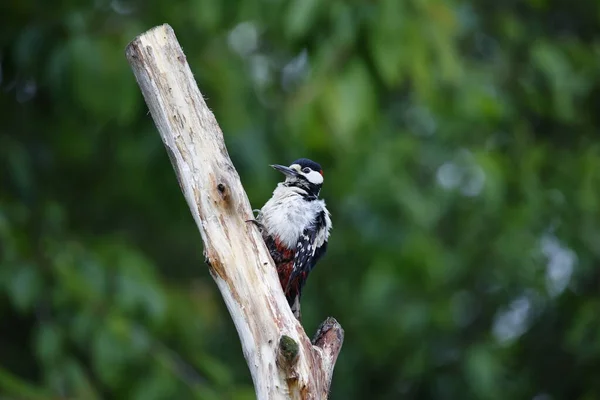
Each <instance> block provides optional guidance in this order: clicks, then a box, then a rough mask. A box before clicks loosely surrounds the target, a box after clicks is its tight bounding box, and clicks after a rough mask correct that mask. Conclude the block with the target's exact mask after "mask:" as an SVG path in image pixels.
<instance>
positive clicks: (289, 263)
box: [256, 158, 331, 319]
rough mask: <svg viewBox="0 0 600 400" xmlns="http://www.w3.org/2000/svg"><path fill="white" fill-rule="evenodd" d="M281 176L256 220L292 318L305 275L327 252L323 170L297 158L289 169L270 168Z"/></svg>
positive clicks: (328, 223)
mask: <svg viewBox="0 0 600 400" xmlns="http://www.w3.org/2000/svg"><path fill="white" fill-rule="evenodd" d="M272 167H273V168H275V169H277V170H278V171H280V172H282V173H283V174H284V175H285V181H284V182H281V183H279V184H278V185H277V187H276V188H275V191H274V192H273V196H272V197H271V198H270V199H269V200H268V201H267V202H266V203H265V205H264V206H263V208H262V209H261V210H260V212H259V213H258V216H257V218H256V220H257V222H258V225H259V227H260V230H261V233H262V236H263V239H264V240H265V243H266V245H267V248H268V249H269V252H270V253H271V257H272V258H273V261H274V262H275V266H276V267H277V273H278V275H279V281H280V283H281V287H282V288H283V291H284V293H285V296H286V298H287V301H288V303H289V305H290V307H291V309H292V312H293V313H294V315H295V316H296V318H298V319H300V318H301V313H300V297H301V295H302V289H303V287H304V284H305V283H306V280H307V278H308V275H309V273H310V272H311V271H312V269H313V268H314V267H315V264H316V263H317V261H318V260H319V259H320V258H321V257H322V256H323V255H324V254H325V251H326V250H327V240H328V239H329V231H330V229H331V218H330V215H329V211H328V210H327V207H326V206H325V201H323V200H321V199H319V197H318V196H319V192H320V191H321V186H322V185H323V170H322V169H321V166H320V165H319V164H317V163H316V162H314V161H311V160H309V159H306V158H301V159H298V160H296V161H294V162H293V163H292V164H291V165H290V166H289V167H285V166H282V165H272Z"/></svg>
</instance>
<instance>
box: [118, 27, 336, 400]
mask: <svg viewBox="0 0 600 400" xmlns="http://www.w3.org/2000/svg"><path fill="white" fill-rule="evenodd" d="M126 55H127V60H128V61H129V63H130V65H131V68H132V69H133V73H134V74H135V77H136V79H137V82H138V84H139V86H140V89H141V91H142V94H143V95H144V99H145V100H146V104H147V105H148V108H149V109H150V113H151V114H152V118H153V119H154V123H155V124H156V126H157V128H158V131H159V133H160V136H161V138H162V140H163V143H164V145H165V148H166V150H167V153H168V154H169V157H170V159H171V162H172V164H173V168H174V169H175V174H176V175H177V179H178V181H179V185H180V187H181V190H182V192H183V195H184V196H185V199H186V201H187V203H188V205H189V207H190V211H191V212H192V215H193V217H194V220H195V221H196V224H197V225H198V228H199V230H200V234H201V235H202V241H203V242H204V254H205V257H206V260H207V263H208V266H209V269H210V273H211V275H212V277H213V278H214V280H215V282H216V283H217V286H218V287H219V290H220V291H221V294H222V296H223V298H224V300H225V304H226V305H227V308H228V309H229V313H230V314H231V318H232V319H233V322H234V324H235V327H236V329H237V331H238V334H239V337H240V341H241V343H242V350H243V352H244V356H245V358H246V361H247V363H248V367H249V368H250V372H251V374H252V380H253V382H254V387H255V389H256V395H257V398H258V399H259V400H262V399H325V398H327V394H328V391H329V386H330V384H331V377H332V374H333V368H334V365H335V361H336V359H337V356H338V354H339V351H340V349H341V346H342V342H343V339H344V331H343V329H342V327H341V326H340V325H339V324H338V322H337V321H336V320H335V319H333V318H328V319H327V320H326V321H325V322H324V323H323V324H322V325H321V327H320V328H319V330H318V332H317V335H316V337H315V339H314V342H312V343H311V341H310V340H309V339H308V337H307V336H306V333H305V332H304V329H303V328H302V326H301V325H300V323H298V321H297V320H296V319H295V318H294V316H293V315H292V312H291V310H290V308H289V306H288V304H287V302H286V300H285V297H284V295H283V291H282V290H281V285H280V284H279V280H278V278H277V274H276V272H275V267H274V265H273V261H272V260H271V257H270V256H269V253H268V251H267V249H266V247H265V245H264V242H263V240H262V238H261V236H260V233H259V232H258V230H257V228H256V227H255V226H254V225H253V224H247V223H246V222H245V221H246V220H249V219H252V218H253V215H252V211H251V207H250V202H249V201H248V197H247V196H246V193H245V191H244V188H243V187H242V184H241V182H240V178H239V176H238V173H237V171H236V170H235V168H234V166H233V164H232V162H231V160H230V158H229V155H228V153H227V149H226V148H225V143H224V141H223V133H222V132H221V129H220V128H219V125H218V124H217V121H216V119H215V117H214V115H213V114H212V112H211V111H210V110H209V109H208V107H207V105H206V103H205V102H204V99H203V97H202V95H201V93H200V91H199V89H198V86H197V85H196V81H195V80H194V77H193V75H192V72H191V70H190V68H189V65H188V63H187V60H186V57H185V54H183V51H182V49H181V47H180V45H179V43H178V42H177V38H176V37H175V33H174V32H173V29H172V28H171V27H170V26H169V25H166V24H165V25H162V26H158V27H155V28H153V29H151V30H149V31H147V32H146V33H144V34H142V35H140V36H138V37H137V38H135V39H134V40H133V41H132V42H131V43H130V44H129V45H128V46H127V49H126Z"/></svg>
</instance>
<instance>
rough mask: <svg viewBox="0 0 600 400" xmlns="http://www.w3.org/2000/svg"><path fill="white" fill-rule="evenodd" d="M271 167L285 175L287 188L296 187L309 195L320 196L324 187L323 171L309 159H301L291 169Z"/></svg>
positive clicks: (281, 166)
mask: <svg viewBox="0 0 600 400" xmlns="http://www.w3.org/2000/svg"><path fill="white" fill-rule="evenodd" d="M271 167H273V168H275V169H276V170H278V171H279V172H281V173H283V174H284V175H285V184H286V185H287V186H296V187H299V188H302V189H304V190H306V191H307V192H308V193H309V194H312V195H315V196H318V195H319V192H320V191H321V186H322V185H323V169H321V166H320V165H319V164H317V163H316V162H314V161H312V160H309V159H308V158H299V159H298V160H296V161H294V162H293V163H292V164H291V165H290V166H289V167H286V166H284V165H271Z"/></svg>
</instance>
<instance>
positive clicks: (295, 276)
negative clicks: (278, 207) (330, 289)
mask: <svg viewBox="0 0 600 400" xmlns="http://www.w3.org/2000/svg"><path fill="white" fill-rule="evenodd" d="M323 229H327V227H326V222H325V212H324V211H321V212H320V213H319V214H318V216H317V220H316V221H315V223H314V224H312V225H311V226H309V227H308V228H306V229H305V230H304V232H303V233H302V235H300V238H299V239H298V244H297V245H296V253H295V256H294V266H293V269H292V273H291V275H290V279H289V280H288V285H287V288H286V290H285V293H286V296H287V297H288V301H290V300H292V301H293V300H294V299H295V298H296V296H297V297H300V295H301V294H302V288H303V287H304V284H305V283H306V279H307V278H308V274H309V273H310V271H312V269H313V268H314V267H315V265H316V264H317V261H319V259H320V258H321V257H322V256H323V255H324V254H325V252H326V251H327V240H325V241H324V242H323V244H321V246H318V247H317V246H316V240H317V236H318V235H319V233H321V234H322V230H323ZM290 304H291V302H290Z"/></svg>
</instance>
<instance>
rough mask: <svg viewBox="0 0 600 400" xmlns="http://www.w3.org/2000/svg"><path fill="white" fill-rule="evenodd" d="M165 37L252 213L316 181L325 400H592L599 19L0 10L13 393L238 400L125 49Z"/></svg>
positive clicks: (0, 230) (352, 8)
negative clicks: (275, 193) (339, 328)
mask: <svg viewBox="0 0 600 400" xmlns="http://www.w3.org/2000/svg"><path fill="white" fill-rule="evenodd" d="M165 22H167V23H169V24H171V25H172V26H173V28H174V29H175V32H176V34H177V36H178V38H179V41H180V42H181V44H182V46H183V48H184V51H185V53H186V55H187V59H188V61H189V63H190V66H191V68H192V70H193V71H194V74H195V77H196V79H197V81H198V84H199V86H200V88H201V90H202V93H203V94H204V95H205V97H206V99H207V103H208V105H209V107H210V108H211V109H212V110H213V111H214V113H215V115H216V117H217V120H218V121H219V123H220V125H221V127H222V129H223V131H224V134H225V140H226V143H227V146H228V148H229V151H230V155H231V157H232V159H233V162H234V164H235V166H236V167H237V169H238V171H239V173H240V175H241V178H242V182H243V183H244V186H245V188H246V190H247V192H248V195H249V197H250V200H251V202H252V205H253V207H254V208H259V207H260V206H262V204H263V203H264V202H265V200H266V199H267V198H268V197H269V196H270V194H271V192H272V190H273V188H274V186H275V184H276V182H277V180H278V179H280V176H279V174H277V172H275V171H273V170H272V169H271V168H269V166H268V165H269V164H272V163H283V164H286V163H289V162H290V161H292V160H294V159H296V158H298V157H309V158H312V159H314V160H316V161H318V162H320V163H321V164H322V165H323V168H324V170H325V185H324V189H323V191H322V196H323V197H324V198H325V199H326V200H327V203H328V205H329V207H330V210H331V212H332V216H333V222H334V229H333V231H332V236H331V240H330V247H329V253H328V254H327V255H326V257H325V258H324V259H323V260H322V261H321V262H320V264H319V265H318V267H317V268H316V269H315V271H314V272H313V274H312V275H311V277H310V280H309V281H308V285H307V287H306V290H305V294H304V298H303V314H304V325H305V327H306V329H307V331H308V332H309V335H312V333H313V332H314V330H315V329H316V327H317V325H318V323H319V322H320V321H321V320H323V319H324V318H325V317H327V316H329V315H331V316H335V317H336V318H337V319H338V320H339V321H340V322H341V324H342V325H343V327H344V328H345V330H346V340H345V343H344V347H343V349H342V352H341V355H340V357H339V359H338V363H337V366H336V370H335V374H334V379H333V386H332V392H331V398H332V399H333V400H340V399H459V400H461V399H467V400H468V399H484V400H485V399H491V400H495V399H499V400H500V399H526V400H528V399H535V400H557V399H569V400H570V399H582V400H594V399H600V295H599V294H600V292H599V289H600V274H599V270H598V264H599V257H600V219H599V217H600V215H599V214H600V145H599V128H600V116H599V115H600V114H599V112H600V3H599V2H598V1H594V0H578V1H566V0H562V1H560V0H528V1H512V0H506V1H485V0H473V1H470V2H458V1H456V2H455V1H443V0H379V1H368V0H363V1H360V0H348V1H342V0H331V1H323V0H293V1H291V2H287V1H283V0H246V1H244V2H235V1H232V0H226V1H218V0H183V1H158V0H147V1H142V0H131V1H129V0H114V1H109V0H94V1H91V0H90V1H82V0H79V1H78V0H62V1H41V0H40V1H34V0H3V1H2V3H1V5H0V179H1V181H0V246H1V247H0V393H2V399H58V398H65V399H66V398H68V399H85V400H87V399H144V400H146V399H209V400H211V399H232V400H244V399H253V398H254V391H253V388H252V386H251V381H250V376H249V373H248V371H247V368H246V366H245V361H244V359H243V356H242V352H241V348H240V344H239V342H238V339H237V334H236V332H235V329H234V327H233V324H232V323H231V321H230V318H229V315H228V314H227V311H226V309H225V307H224V304H223V302H222V300H221V298H220V295H219V293H218V291H217V289H216V286H215V284H214V282H213V281H212V279H211V278H210V276H209V274H208V269H207V267H206V266H205V265H204V263H203V257H202V246H201V239H200V235H199V233H198V231H197V228H196V226H195V224H194V221H193V219H192V217H191V215H190V213H189V211H188V209H187V205H186V203H185V201H184V199H183V196H182V195H181V193H180V190H179V187H178V184H177V181H176V179H175V175H174V173H173V170H172V168H171V165H170V163H169V159H168V157H167V154H166V152H165V150H164V148H163V145H162V143H161V141H160V137H159V135H158V133H157V131H156V129H155V127H154V125H153V123H152V120H151V117H150V116H149V114H148V112H147V108H146V106H145V104H144V102H143V99H142V96H141V94H140V92H139V90H138V87H137V85H136V83H135V79H134V77H133V74H132V73H131V71H130V69H129V65H128V64H127V62H126V59H125V55H124V48H125V46H126V44H127V43H128V42H129V41H130V40H132V39H133V38H134V37H135V36H136V35H137V34H139V33H142V32H144V31H145V30H147V29H149V28H151V27H153V26H155V25H158V24H161V23H165Z"/></svg>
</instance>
